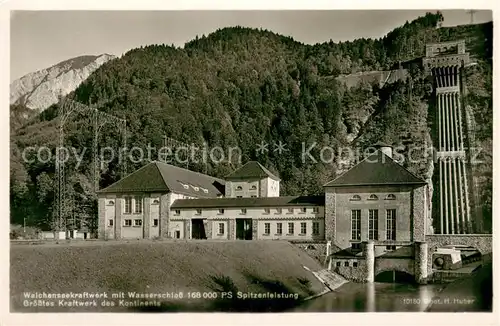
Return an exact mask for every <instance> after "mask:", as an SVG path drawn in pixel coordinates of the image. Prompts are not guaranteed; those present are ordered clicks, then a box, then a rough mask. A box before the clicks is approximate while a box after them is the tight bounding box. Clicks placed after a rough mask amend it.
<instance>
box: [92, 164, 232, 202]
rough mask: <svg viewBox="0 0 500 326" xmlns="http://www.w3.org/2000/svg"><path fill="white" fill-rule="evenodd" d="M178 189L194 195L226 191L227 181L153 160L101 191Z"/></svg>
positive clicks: (161, 190) (181, 192) (215, 195)
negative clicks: (225, 184)
mask: <svg viewBox="0 0 500 326" xmlns="http://www.w3.org/2000/svg"><path fill="white" fill-rule="evenodd" d="M168 191H171V192H175V193H180V194H184V195H187V196H193V197H217V196H220V195H223V194H224V180H221V179H218V178H215V177H211V176H209V175H206V174H202V173H198V172H193V171H190V170H187V169H183V168H180V167H177V166H174V165H170V164H166V163H163V162H151V163H149V164H147V165H145V166H143V167H142V168H140V169H138V170H137V171H135V172H133V173H131V174H129V175H127V176H126V177H124V178H123V179H121V180H118V181H117V182H115V183H113V184H112V185H110V186H109V187H107V188H104V189H101V190H99V191H98V192H99V193H126V192H168Z"/></svg>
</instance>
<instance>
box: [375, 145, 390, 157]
mask: <svg viewBox="0 0 500 326" xmlns="http://www.w3.org/2000/svg"><path fill="white" fill-rule="evenodd" d="M372 147H375V148H376V149H378V150H379V151H381V152H382V153H384V154H385V155H387V156H389V157H390V158H392V146H391V145H388V144H385V143H383V142H377V143H376V144H373V145H372Z"/></svg>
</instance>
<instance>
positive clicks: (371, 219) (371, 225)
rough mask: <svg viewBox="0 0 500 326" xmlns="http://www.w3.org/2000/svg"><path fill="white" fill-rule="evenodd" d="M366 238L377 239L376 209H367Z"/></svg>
mask: <svg viewBox="0 0 500 326" xmlns="http://www.w3.org/2000/svg"><path fill="white" fill-rule="evenodd" d="M368 239H369V240H378V209H370V210H368Z"/></svg>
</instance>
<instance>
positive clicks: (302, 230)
mask: <svg viewBox="0 0 500 326" xmlns="http://www.w3.org/2000/svg"><path fill="white" fill-rule="evenodd" d="M306 233H307V224H306V222H301V223H300V234H306Z"/></svg>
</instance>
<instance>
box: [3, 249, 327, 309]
mask: <svg viewBox="0 0 500 326" xmlns="http://www.w3.org/2000/svg"><path fill="white" fill-rule="evenodd" d="M10 252H11V255H10V263H11V265H10V266H11V268H10V292H11V311H32V312H35V311H37V312H57V311H102V312H104V311H110V312H111V311H283V310H286V309H290V308H293V307H294V306H295V305H298V304H300V301H301V299H303V298H305V297H308V296H310V295H314V294H317V293H320V292H321V291H323V290H324V286H323V284H321V283H320V282H319V281H318V280H317V279H316V278H315V277H314V276H313V275H312V274H311V273H310V272H308V271H306V270H305V269H304V267H303V266H306V267H308V268H309V269H310V270H312V271H318V270H320V269H321V266H320V264H319V263H318V262H317V261H316V260H314V259H313V258H311V257H310V256H308V255H307V254H306V253H305V252H304V251H302V250H300V249H299V248H297V247H295V246H293V245H292V244H290V243H288V242H281V241H255V242H253V241H249V242H244V241H224V242H217V241H197V242H187V241H168V242H167V241H130V242H128V243H127V242H113V241H109V242H92V243H88V242H87V243H76V244H75V243H71V244H40V245H11V251H10ZM27 292H30V293H32V294H33V293H43V292H45V293H55V294H58V293H68V292H73V293H83V292H88V293H95V292H104V293H107V295H108V300H104V299H98V300H91V299H89V298H86V299H81V298H76V301H90V302H92V303H91V304H92V305H93V304H94V303H93V301H96V305H97V306H88V307H81V306H76V307H75V306H61V304H60V301H59V300H54V299H50V300H49V299H41V301H44V302H41V301H40V300H38V301H37V300H34V299H26V296H25V293H27ZM121 292H123V293H124V298H115V299H112V298H111V296H112V294H113V293H115V294H118V293H121ZM129 292H136V293H141V294H144V293H147V294H151V293H153V294H180V293H182V294H183V298H177V299H175V298H167V297H166V296H165V295H163V297H160V298H158V297H154V298H151V297H150V298H148V299H144V298H142V299H141V300H134V299H132V298H129V296H128V293H129ZM223 292H225V293H226V294H225V297H224V298H222V293H223ZM239 292H241V293H242V294H244V293H247V294H250V295H251V294H254V295H257V294H259V293H260V294H261V295H263V296H266V295H267V296H269V294H275V297H274V298H269V297H268V298H254V299H252V298H247V299H242V298H241V296H239V294H238V293H239ZM197 293H200V295H201V296H202V297H201V298H196V296H199V295H198V294H197ZM228 293H231V296H232V298H230V297H229V296H230V295H229V294H228ZM278 294H279V295H281V298H277V295H278ZM283 294H284V295H283ZM203 296H210V298H208V297H207V298H203ZM285 296H288V298H284V297H285ZM72 300H73V299H72V298H69V299H65V302H66V301H68V302H70V301H71V302H70V303H72V302H73V301H72ZM120 300H121V301H122V302H121V303H122V304H121V303H120ZM35 301H36V302H37V306H33V305H34V304H33V302H35ZM49 301H50V302H53V304H54V306H53V307H46V306H40V305H42V304H43V305H46V304H48V303H47V302H49ZM104 301H109V302H111V301H112V302H114V306H113V307H106V306H103V305H104V304H105V303H104ZM138 301H141V302H143V301H149V303H148V306H146V305H145V304H140V303H138ZM29 302H31V306H29V307H26V305H30V303H29ZM109 302H108V303H109ZM127 302H132V303H133V304H130V305H124V304H126V303H127ZM151 302H154V303H155V304H154V305H149V304H150V303H151ZM62 303H63V304H65V303H64V302H62ZM109 304H111V303H109Z"/></svg>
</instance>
